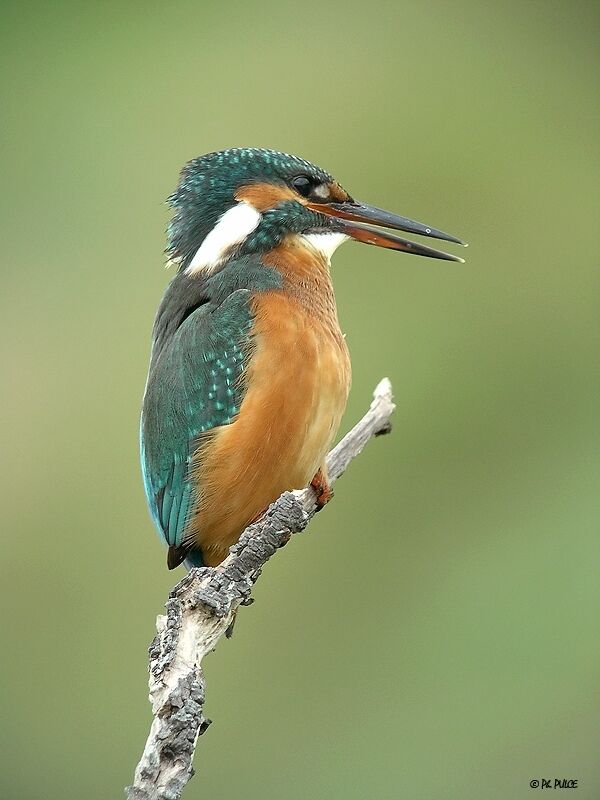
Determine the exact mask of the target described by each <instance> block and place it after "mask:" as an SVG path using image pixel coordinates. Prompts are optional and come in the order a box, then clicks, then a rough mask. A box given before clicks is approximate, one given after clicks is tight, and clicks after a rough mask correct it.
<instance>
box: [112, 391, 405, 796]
mask: <svg viewBox="0 0 600 800" xmlns="http://www.w3.org/2000/svg"><path fill="white" fill-rule="evenodd" d="M394 408H395V406H394V403H393V402H392V386H391V383H390V382H389V380H388V379H387V378H384V379H383V380H382V381H380V383H379V384H378V386H377V387H376V389H375V392H374V394H373V402H372V403H371V407H370V408H369V410H368V411H367V413H366V414H365V415H364V417H363V418H362V419H361V420H360V421H359V422H358V423H357V424H356V425H355V426H354V428H352V430H351V431H350V432H349V433H347V434H346V436H344V438H343V439H342V440H341V442H340V443H339V444H338V445H337V447H335V448H334V449H333V450H332V451H331V452H330V453H329V456H328V457H327V469H328V472H329V481H330V482H331V483H333V482H334V481H335V480H336V479H337V478H339V477H340V475H342V474H343V472H344V471H345V470H346V468H347V466H348V464H349V463H350V462H351V461H352V459H353V458H355V457H356V456H357V455H358V454H359V453H360V452H361V451H362V449H363V447H364V446H365V444H366V443H367V442H368V441H369V439H370V438H371V437H373V436H379V435H380V434H383V433H389V431H390V430H391V424H390V417H391V415H392V413H393V411H394ZM315 499H316V496H315V493H314V491H313V490H312V489H311V488H307V489H302V490H301V491H295V492H285V493H284V494H282V495H281V497H280V498H279V499H278V500H277V501H276V502H275V503H273V504H272V505H271V506H270V507H269V509H268V510H267V512H266V513H265V514H264V516H263V517H261V519H260V520H258V522H256V523H254V524H253V525H250V526H249V527H248V528H247V529H246V530H245V531H244V533H243V534H242V536H241V537H240V540H239V542H238V543H237V544H236V545H234V546H233V547H232V548H231V550H230V553H229V555H228V557H227V558H226V559H225V561H223V563H222V564H220V565H219V566H218V567H201V568H198V569H193V570H191V571H190V572H189V573H188V574H187V575H186V576H185V578H183V580H181V581H180V582H179V583H178V584H177V585H176V586H175V588H174V589H173V590H172V591H171V593H170V595H169V599H168V601H167V604H166V609H167V613H166V615H164V616H159V617H158V619H157V622H156V627H157V630H158V633H157V635H156V637H155V638H154V641H153V642H152V644H151V645H150V650H149V653H150V681H149V685H150V702H151V704H152V713H153V715H154V719H153V721H152V726H151V728H150V733H149V735H148V739H147V741H146V746H145V748H144V752H143V753H142V757H141V759H140V762H139V764H138V766H137V769H136V771H135V777H134V782H133V785H132V786H129V787H127V789H126V790H125V791H126V794H127V797H128V798H129V800H179V798H180V797H181V793H182V791H183V789H184V787H185V785H186V784H187V782H188V781H189V779H190V778H191V777H192V775H193V774H194V771H193V768H192V760H193V757H194V751H195V749H196V743H197V741H198V736H199V735H200V734H202V733H204V731H205V730H206V729H207V728H208V726H209V725H210V720H208V719H207V718H206V717H205V716H204V675H203V673H202V667H201V664H202V659H203V658H204V656H205V655H206V653H209V652H210V651H211V650H214V648H215V646H216V644H217V642H218V640H219V639H220V638H221V636H223V634H226V633H227V631H228V629H229V628H230V625H231V624H232V622H233V620H234V617H235V613H236V611H237V608H238V606H239V605H241V604H248V603H250V602H251V600H250V593H251V590H252V586H253V584H254V583H255V581H256V580H257V578H258V576H259V575H260V571H261V568H262V566H263V565H264V564H265V563H266V562H267V561H268V560H269V558H271V556H272V555H273V554H274V553H275V551H276V550H277V549H278V547H280V546H281V545H282V544H285V542H286V541H287V540H288V539H289V537H290V535H291V534H292V533H298V532H299V531H302V530H304V528H306V526H307V525H308V523H309V521H310V519H311V518H312V517H313V515H314V514H315V513H316V511H317V506H316V502H315Z"/></svg>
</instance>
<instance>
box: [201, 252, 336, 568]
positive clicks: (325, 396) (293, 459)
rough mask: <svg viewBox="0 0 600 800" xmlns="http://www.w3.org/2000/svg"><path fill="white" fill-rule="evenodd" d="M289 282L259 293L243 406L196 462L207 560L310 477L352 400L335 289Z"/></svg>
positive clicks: (223, 552) (215, 560)
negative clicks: (301, 287)
mask: <svg viewBox="0 0 600 800" xmlns="http://www.w3.org/2000/svg"><path fill="white" fill-rule="evenodd" d="M288 263H289V259H288ZM326 277H327V283H328V286H327V287H323V291H326V292H327V293H328V292H329V291H330V290H331V287H330V284H329V280H328V277H329V276H328V271H327V275H326ZM290 289H291V287H290V286H289V285H288V286H287V287H285V288H284V289H283V290H281V291H279V290H277V291H270V292H265V293H262V294H259V295H257V296H256V297H255V299H254V301H253V305H254V314H255V323H254V328H253V336H254V341H255V349H254V353H253V355H252V358H251V362H250V365H249V368H248V372H247V375H246V386H247V388H246V393H245V396H244V400H243V402H242V405H241V407H240V413H239V415H238V417H237V418H236V420H235V422H233V423H232V424H230V425H227V426H224V427H222V428H219V429H218V430H217V431H216V433H215V434H214V436H213V438H212V439H211V441H210V443H207V445H206V447H204V448H202V449H201V451H200V455H199V459H198V461H197V463H196V465H195V472H196V479H197V481H198V485H199V486H200V492H201V493H200V498H199V502H198V504H197V507H196V511H195V514H194V517H193V518H192V519H191V520H190V525H189V528H188V535H189V534H192V535H193V536H194V538H195V539H196V542H197V544H198V546H199V547H200V548H201V550H202V553H203V557H204V561H205V563H206V564H207V565H214V564H218V563H220V561H222V560H223V558H224V557H225V556H226V555H227V551H228V549H229V547H230V546H231V545H232V544H233V543H234V542H235V541H237V539H238V538H239V536H240V534H241V532H242V531H243V530H244V528H245V527H246V526H247V525H248V524H249V523H250V522H251V521H252V520H253V519H254V518H255V517H256V516H257V515H259V514H260V513H261V512H262V511H263V510H264V509H266V508H267V506H268V505H269V504H270V503H272V502H273V501H274V500H276V499H277V497H279V495H280V494H281V493H282V492H284V491H286V490H290V489H299V488H302V487H304V486H306V485H307V484H308V483H309V482H310V481H311V480H312V478H313V476H314V475H315V473H316V472H317V470H318V469H319V467H321V466H322V465H323V463H324V458H325V455H326V454H327V451H328V449H329V447H330V446H331V444H332V441H333V439H334V437H335V435H336V433H337V430H338V427H339V424H340V420H341V417H342V414H343V412H344V409H345V406H346V400H347V397H348V391H349V387H350V359H349V355H348V349H347V347H346V343H345V341H344V338H343V336H342V333H341V331H340V328H339V324H338V321H337V315H336V314H335V305H334V304H333V302H332V298H333V294H332V292H331V297H329V298H328V299H327V302H325V304H324V305H323V303H321V306H323V308H320V303H319V302H317V303H316V305H315V304H314V303H313V302H312V300H311V301H310V302H308V303H307V302H304V300H306V299H307V298H304V300H303V298H302V297H301V296H300V295H299V294H298V293H296V292H294V291H290ZM322 299H323V298H321V300H322ZM323 309H324V310H323Z"/></svg>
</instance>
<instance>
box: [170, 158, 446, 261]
mask: <svg viewBox="0 0 600 800" xmlns="http://www.w3.org/2000/svg"><path fill="white" fill-rule="evenodd" d="M169 202H170V204H171V205H172V206H173V208H174V210H175V215H174V217H173V219H172V221H171V223H170V225H169V231H168V245H167V253H168V255H169V257H170V258H171V259H172V260H175V261H177V262H178V263H179V265H180V269H181V270H184V271H186V272H187V273H188V274H194V273H195V272H198V271H200V270H206V269H208V270H213V269H215V268H217V267H218V266H220V265H221V264H223V263H224V262H226V261H227V260H228V259H229V258H231V257H232V256H235V255H238V254H248V253H259V254H260V253H265V252H268V251H270V250H272V249H273V248H274V247H276V246H277V245H279V244H280V243H281V242H282V240H283V239H284V238H285V237H286V236H288V235H290V234H296V235H300V236H304V237H308V241H309V242H310V243H311V244H312V245H313V246H314V247H316V248H317V249H318V250H321V251H322V252H323V253H325V254H326V255H327V256H330V255H331V253H332V252H333V251H334V250H335V249H336V247H337V246H338V245H339V244H341V243H342V242H343V241H345V240H346V239H348V238H351V239H355V240H357V241H359V242H364V243H366V244H373V245H376V246H378V247H386V248H389V249H392V250H403V251H404V252H407V253H413V254H415V255H423V256H430V257H433V258H442V259H446V260H449V261H462V259H460V258H458V257H457V256H453V255H449V254H447V253H443V252H441V251H438V250H433V249H432V248H429V247H425V246H424V245H420V244H416V243H414V242H409V241H407V240H406V239H402V238H400V237H398V236H395V235H394V234H391V233H388V232H387V231H383V230H381V228H391V229H392V230H399V231H408V232H411V233H417V234H420V235H422V236H428V237H432V238H435V239H445V240H446V241H450V242H456V243H458V244H462V242H461V241H460V239H457V238H456V237H454V236H450V235H449V234H447V233H443V232H442V231H439V230H436V229H435V228H431V227H429V226H427V225H423V224H421V223H419V222H413V221H412V220H410V219H407V218H406V217H400V216H397V215H395V214H391V213H389V212H387V211H383V210H382V209H379V208H376V207H375V206H369V205H365V204H363V203H359V202H357V201H355V200H354V199H353V198H352V197H351V196H350V195H349V194H348V192H346V190H345V189H343V188H342V187H341V186H340V184H339V183H337V181H335V180H334V178H333V177H332V176H331V175H330V174H329V173H328V172H325V171H324V170H322V169H320V168H319V167H317V166H315V165H314V164H311V163H310V162H309V161H305V160H304V159H301V158H298V157H297V156H292V155H288V154H287V153H279V152H277V151H275V150H265V149H261V148H251V147H247V148H233V149H231V150H222V151H220V152H217V153H209V154H208V155H204V156H201V157H200V158H196V159H194V160H193V161H190V162H189V163H188V164H186V166H185V167H184V169H183V170H182V173H181V178H180V182H179V186H178V187H177V189H176V191H175V192H174V193H173V194H172V195H171V197H170V198H169ZM371 226H378V228H379V229H377V228H373V227H371Z"/></svg>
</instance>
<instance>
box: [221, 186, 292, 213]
mask: <svg viewBox="0 0 600 800" xmlns="http://www.w3.org/2000/svg"><path fill="white" fill-rule="evenodd" d="M235 199H236V200H238V201H239V202H245V203H250V205H252V206H254V208H255V209H256V210H257V211H259V212H260V213H261V214H262V213H263V211H268V210H269V209H270V208H275V206H278V205H279V203H282V202H284V201H285V200H297V201H298V202H302V199H301V198H300V197H299V196H298V195H297V194H296V192H294V191H293V190H292V189H290V188H288V187H287V186H274V185H273V184H271V183H250V184H248V185H247V186H240V188H239V189H238V190H237V192H236V193H235Z"/></svg>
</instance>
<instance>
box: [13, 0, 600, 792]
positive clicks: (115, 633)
mask: <svg viewBox="0 0 600 800" xmlns="http://www.w3.org/2000/svg"><path fill="white" fill-rule="evenodd" d="M597 9H598V6H597V4H596V3H591V2H590V3H585V2H554V0H547V1H546V2H542V1H538V2H529V3H522V2H515V1H512V2H504V3H500V4H499V3H496V2H489V3H488V2H469V0H458V1H457V2H453V3H446V2H441V0H438V2H430V3H417V2H413V3H397V2H390V3H383V2H379V3H378V2H369V3H359V2H356V0H353V1H351V2H333V3H328V4H324V3H315V2H305V3H302V4H300V3H297V4H285V3H269V2H264V3H261V4H248V3H242V2H236V0H233V2H229V3H227V4H223V3H217V2H206V3H201V2H196V3H193V2H172V3H168V4H167V3H165V4H154V3H117V2H106V3H87V4H85V3H84V4H72V5H70V4H68V3H64V2H63V3H55V4H50V3H27V2H25V3H3V4H2V6H1V25H0V28H1V33H0V37H1V47H0V61H1V66H2V69H1V72H0V82H1V84H2V94H3V99H2V128H3V135H4V145H3V147H2V162H3V164H2V173H3V178H2V187H3V191H2V194H1V196H0V202H1V204H2V210H1V215H0V219H1V220H2V226H3V232H2V243H3V253H4V267H3V272H2V284H1V285H2V291H1V298H0V303H1V320H2V325H3V328H4V330H3V333H2V336H1V338H0V349H1V353H2V359H1V360H2V372H1V375H2V378H1V380H2V408H3V411H2V415H1V418H0V425H1V442H0V447H1V452H2V458H1V470H2V475H1V480H0V492H1V494H2V518H3V529H4V544H3V547H2V559H1V565H0V568H1V584H0V585H1V592H2V597H1V602H2V609H3V614H2V617H3V633H2V653H3V656H2V668H1V671H2V680H1V692H2V695H3V697H2V700H1V708H2V714H1V717H2V722H1V736H2V740H1V741H0V745H1V747H0V797H2V798H11V799H12V798H15V799H16V800H38V799H39V798H44V799H45V800H54V799H55V798H56V799H57V800H58V798H60V799H61V800H70V799H71V798H82V797H85V798H88V800H96V798H97V799H98V800H101V799H102V800H103V799H104V798H113V797H114V798H118V797H121V796H122V787H123V785H125V784H126V783H128V782H129V781H130V780H131V777H132V773H133V769H134V766H135V764H136V762H137V759H138V757H139V755H140V753H141V750H142V747H143V743H144V740H145V736H146V734H147V731H148V726H149V721H150V713H149V706H148V704H147V700H146V695H147V684H146V681H147V674H146V648H147V645H148V643H149V641H150V640H151V638H152V636H153V631H154V620H155V616H156V614H157V613H160V612H161V610H162V606H163V603H164V600H165V598H166V594H167V592H168V590H169V588H170V586H171V585H172V583H173V582H174V580H175V579H176V578H178V577H179V575H175V574H172V573H168V572H167V570H166V567H165V552H164V549H163V547H162V545H161V544H160V543H159V540H158V537H157V535H156V534H155V532H154V530H153V528H152V525H151V522H150V519H149V517H148V514H147V511H146V507H145V501H144V497H143V492H142V484H141V479H140V475H139V467H138V453H137V427H138V415H139V410H140V400H141V394H142V390H143V385H144V380H145V374H146V367H147V360H148V354H149V335H150V329H151V325H152V319H153V315H154V312H155V309H156V306H157V304H158V302H159V299H160V296H161V293H162V291H163V288H164V286H165V284H166V282H167V280H168V278H169V275H168V274H167V273H165V271H164V270H163V258H162V249H163V246H164V229H165V226H166V223H167V220H168V211H167V209H166V207H165V205H164V204H163V199H164V198H165V197H166V195H167V194H168V193H169V191H170V190H171V189H172V188H173V187H174V185H175V183H176V181H177V174H178V171H179V169H180V167H181V165H182V164H183V163H184V162H185V161H186V160H188V159H190V158H192V157H194V156H196V155H199V154H201V153H204V152H208V151H210V150H215V149H221V148H225V147H229V146H234V145H257V146H264V147H271V148H277V149H282V150H286V151H289V152H292V153H298V154H300V155H302V156H304V157H306V158H308V159H311V160H313V161H315V162H317V163H319V164H321V165H323V166H324V167H325V168H327V169H328V170H330V171H331V172H333V174H334V175H335V176H336V177H337V178H338V179H339V180H340V181H341V182H342V184H344V185H345V186H346V187H347V188H348V189H349V190H350V191H351V192H352V193H353V194H355V195H356V196H357V197H359V198H361V199H364V200H366V201H370V202H372V203H375V204H377V205H380V206H383V207H386V208H389V209H391V210H396V211H398V212H400V213H402V214H406V215H408V216H411V217H413V218H415V219H420V220H423V221H425V222H427V223H430V224H432V225H436V226H439V227H441V228H443V229H445V230H449V231H451V232H453V233H456V234H458V235H461V236H464V237H465V238H466V239H467V240H469V241H470V242H471V247H470V249H469V250H468V251H466V252H465V255H467V257H468V261H467V263H466V264H465V265H455V264H448V263H443V262H435V261H428V260H424V259H418V260H417V259H411V258H410V257H408V256H403V255H400V254H397V253H392V252H387V251H378V250H375V249H374V248H366V247H363V246H360V245H347V247H345V248H343V249H342V251H341V252H339V253H338V254H337V256H336V258H335V263H334V282H335V286H336V292H337V298H338V304H339V311H340V318H341V321H342V327H343V328H344V330H345V331H346V332H347V337H348V343H349V345H350V349H351V352H352V356H353V365H354V385H353V389H352V394H351V398H350V403H349V406H348V412H347V415H346V417H345V420H344V429H346V428H347V427H348V426H350V425H351V424H352V422H353V421H354V420H355V419H356V418H357V417H358V416H359V415H360V414H361V413H362V411H363V409H364V408H365V406H366V405H367V404H368V402H369V399H370V393H371V390H372V388H373V386H374V385H375V383H376V382H377V380H378V379H379V378H380V377H382V376H383V375H389V376H390V378H391V379H392V381H393V384H394V388H395V392H396V397H397V403H398V410H397V414H396V420H395V428H394V433H393V435H392V436H391V437H388V438H386V439H382V440H378V441H377V442H374V443H372V444H371V445H370V446H369V447H368V449H367V450H366V452H365V453H364V454H363V456H361V458H360V459H358V461H357V462H356V463H355V464H354V465H353V466H352V468H351V470H350V472H349V473H348V474H347V475H346V476H345V477H344V478H343V480H342V481H340V483H339V484H338V486H337V489H336V499H335V501H334V503H333V504H332V505H331V506H330V507H329V508H328V509H327V510H326V512H325V513H323V514H322V515H320V516H319V518H318V519H316V520H315V522H314V524H312V525H311V528H310V531H309V532H308V533H307V534H305V535H302V536H301V537H298V538H297V539H296V540H294V541H293V542H292V543H291V544H290V546H289V547H287V548H286V549H285V550H284V551H282V552H281V554H280V555H278V556H277V557H276V558H275V559H274V560H273V561H272V562H271V563H270V564H269V565H268V567H267V569H266V570H265V572H264V576H263V578H262V579H261V581H260V582H259V584H258V585H257V587H256V592H255V596H256V598H257V602H256V604H255V605H254V606H253V607H252V608H251V609H248V610H246V609H244V610H242V612H241V614H240V618H239V620H238V625H237V628H236V635H235V637H234V639H233V640H232V641H231V642H222V643H221V644H220V646H219V648H218V650H217V652H216V653H215V654H213V655H212V656H211V657H210V658H209V659H208V661H207V664H206V672H207V680H208V700H207V709H206V710H207V713H208V715H209V716H210V717H212V718H213V719H214V720H215V722H214V725H213V726H212V727H211V729H210V731H209V733H208V734H207V735H206V736H205V737H204V738H203V739H202V741H201V746H200V748H199V752H198V757H197V759H196V768H197V773H198V774H197V776H196V777H195V778H194V780H193V781H192V783H191V784H190V785H189V787H188V790H187V792H186V793H185V797H186V798H189V800H193V798H209V797H210V798H225V799H227V800H229V798H234V797H241V796H244V797H245V798H247V800H254V799H255V798H256V800H258V799H259V798H260V800H271V798H273V799H275V798H277V800H279V799H280V798H286V800H305V798H327V799H328V800H329V799H333V800H335V799H337V798H343V800H362V799H363V798H378V799H379V798H382V799H386V800H387V798H390V800H395V799H396V798H411V799H412V798H415V799H416V800H455V799H456V800H458V799H459V798H460V800H471V798H472V799H473V800H481V799H482V798H485V799H486V800H488V798H489V799H490V800H496V799H497V800H506V799H508V800H512V798H515V799H518V798H531V797H535V796H536V795H535V793H532V790H531V789H530V788H529V781H530V780H531V779H533V778H541V777H543V776H544V777H566V778H577V779H578V780H579V789H578V790H577V792H576V794H575V793H574V796H576V797H577V798H578V800H584V799H585V800H588V799H589V800H591V799H592V798H598V797H600V764H599V761H598V745H599V730H600V696H599V686H600V674H599V673H600V670H599V667H600V635H599V634H600V630H599V625H598V610H599V608H600V580H599V565H600V545H599V532H600V531H599V522H600V508H599V505H600V503H599V497H600V491H599V488H600V480H599V479H600V463H599V461H600V456H599V452H600V441H599V439H600V435H599V434H600V426H599V424H598V389H599V388H600V382H599V380H598V377H599V372H598V356H599V355H600V353H599V350H600V346H599V345H600V325H599V321H598V297H599V296H598V288H599V287H598V283H599V280H598V275H599V270H598V266H599V259H598V256H597V249H596V248H597V236H596V233H595V230H594V229H595V227H596V226H597V222H598V211H599V203H598V194H597V186H598V177H599V174H598V173H599V170H598V166H599V164H598V159H597V144H598V134H599V133H600V130H599V129H600V120H599V114H598V102H597V101H598V98H597V94H596V92H597V83H598V61H599V58H598V53H597V50H596V46H597V35H598V24H597V23H598V13H597Z"/></svg>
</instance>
